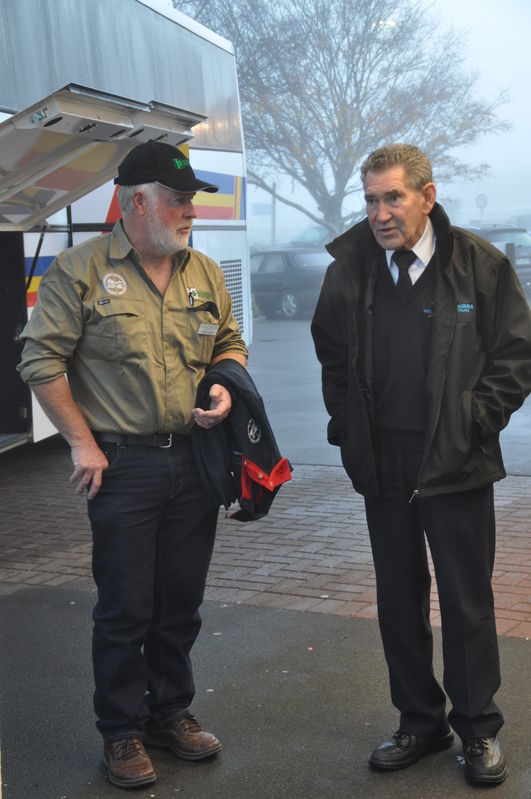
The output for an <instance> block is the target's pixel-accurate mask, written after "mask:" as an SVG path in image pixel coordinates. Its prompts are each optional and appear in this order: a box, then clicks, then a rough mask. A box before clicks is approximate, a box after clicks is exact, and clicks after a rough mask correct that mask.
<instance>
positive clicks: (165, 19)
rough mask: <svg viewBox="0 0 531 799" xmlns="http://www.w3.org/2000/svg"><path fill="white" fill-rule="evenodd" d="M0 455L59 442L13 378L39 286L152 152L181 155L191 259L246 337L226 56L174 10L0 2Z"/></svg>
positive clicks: (161, 5)
mask: <svg viewBox="0 0 531 799" xmlns="http://www.w3.org/2000/svg"><path fill="white" fill-rule="evenodd" d="M0 42H1V47H0V70H1V72H0V74H1V75H2V81H1V82H0V123H1V124H0V451H1V450H5V449H9V448H12V447H15V446H17V445H19V444H23V443H27V442H30V441H39V440H40V439H42V438H45V437H46V436H48V435H51V434H52V433H54V432H55V430H54V428H53V427H52V425H51V424H50V422H49V421H48V420H47V419H46V417H45V415H44V413H43V412H42V409H41V408H40V406H39V405H38V403H37V402H36V400H35V398H32V395H31V393H30V392H29V390H28V389H27V388H26V387H25V386H24V384H23V383H22V381H21V380H20V378H19V376H18V373H17V371H16V365H17V363H18V362H19V360H20V353H21V342H20V332H21V330H22V328H23V327H24V324H25V323H26V320H27V318H28V316H29V315H30V314H31V310H32V307H33V306H34V304H35V299H36V295H37V290H38V287H39V282H40V280H41V278H42V275H43V274H44V272H45V271H46V269H47V268H48V266H49V265H50V263H51V261H52V260H53V258H54V256H55V255H56V254H57V253H58V252H60V251H61V250H63V249H64V248H65V247H68V246H71V245H72V244H77V243H79V242H81V241H82V240H84V239H86V238H88V237H90V236H95V235H100V234H101V233H102V232H103V231H106V230H109V229H110V228H111V227H112V223H113V222H114V221H115V220H116V219H117V218H118V216H119V210H118V205H117V202H116V195H115V186H114V185H113V180H112V178H113V177H114V176H115V174H116V171H117V165H118V164H119V163H120V161H121V160H122V158H123V157H124V156H125V155H126V154H127V152H129V150H130V149H131V148H132V147H133V146H135V145H136V144H139V143H141V142H144V141H148V140H151V139H154V140H157V141H164V142H169V143H171V144H174V145H177V146H179V147H182V148H184V149H185V150H186V148H188V147H189V148H190V150H189V151H190V157H191V161H192V165H193V167H194V170H195V171H196V173H197V174H198V175H199V177H201V178H203V179H205V180H206V181H208V182H209V183H215V184H216V185H218V186H219V187H220V188H219V191H218V192H217V193H216V194H205V193H199V194H197V195H196V197H195V206H196V209H197V213H198V218H197V220H196V221H195V223H194V231H193V242H192V243H193V246H194V247H196V248H198V249H200V250H202V251H204V252H206V253H207V254H208V255H210V256H211V257H212V258H214V259H215V260H216V261H217V262H218V263H219V264H220V265H221V268H222V269H223V272H224V275H225V280H226V283H227V287H228V290H229V292H230V294H231V297H232V302H233V309H234V315H235V316H236V318H237V320H238V322H239V325H240V329H241V330H242V333H243V336H244V338H245V340H246V341H247V342H248V343H249V342H250V340H251V336H252V314H251V301H250V286H249V268H248V248H247V237H246V214H245V162H244V149H243V139H242V126H241V114H240V103H239V95H238V84H237V77H236V65H235V58H234V51H233V48H232V46H231V44H230V43H229V42H227V41H226V40H225V39H222V38H221V37H220V36H218V35H216V34H215V33H213V32H212V31H209V30H208V29H206V28H205V27H203V26H202V25H199V24H198V23H196V22H195V21H193V20H191V19H189V18H188V17H186V16H184V15H183V14H181V13H179V12H177V11H175V10H174V9H173V7H172V3H171V0H113V1H112V2H108V0H76V2H75V3H74V2H72V0H16V2H14V1H13V0H0Z"/></svg>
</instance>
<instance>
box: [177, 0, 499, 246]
mask: <svg viewBox="0 0 531 799" xmlns="http://www.w3.org/2000/svg"><path fill="white" fill-rule="evenodd" d="M173 3H174V5H175V7H176V8H178V9H179V10H181V11H183V12H185V13H187V14H189V15H191V16H194V17H195V18H196V19H198V20H199V21H201V22H203V23H204V24H205V25H208V26H209V27H211V28H213V29H214V30H216V31H217V32H218V33H221V34H222V35H223V36H225V37H226V38H228V39H229V40H230V41H232V43H233V44H234V47H235V51H236V56H237V62H238V70H239V73H238V74H239V83H240V93H241V99H242V115H243V124H244V132H245V139H246V145H247V152H248V155H247V160H248V178H249V181H250V182H252V183H254V184H256V185H257V186H259V187H261V188H262V189H264V190H265V191H266V192H269V193H270V194H271V195H274V196H276V198H277V199H278V200H280V201H281V202H283V203H286V204H287V205H290V206H292V207H294V208H297V209H299V210H300V211H302V212H303V213H305V214H306V215H307V216H308V217H309V218H310V219H312V220H313V221H314V222H316V223H319V224H322V225H324V226H325V227H326V228H327V229H328V230H329V231H330V233H332V234H336V233H338V232H340V231H342V230H344V229H345V227H347V226H348V225H349V224H351V223H352V221H353V220H354V219H355V217H356V216H357V215H358V213H359V211H356V210H355V209H354V206H355V205H357V203H355V202H354V195H356V193H358V192H359V191H360V182H359V165H360V163H361V161H362V160H363V158H364V157H365V156H366V155H367V154H368V153H369V152H370V151H371V150H373V149H375V148H376V147H378V146H380V145H382V144H388V143H390V142H393V141H407V142H410V143H414V144H417V145H418V146H420V147H422V148H423V149H424V150H425V151H426V152H427V153H428V155H429V156H430V157H431V159H432V162H433V164H434V167H435V169H436V173H437V178H438V179H439V180H445V181H450V180H452V179H453V178H456V177H459V179H460V180H472V179H475V178H477V177H479V176H480V175H483V174H485V173H486V172H487V171H488V166H487V165H486V164H476V165H470V164H466V163H463V162H462V161H460V160H458V159H457V158H456V157H455V156H454V155H452V151H454V150H455V149H456V148H460V147H463V146H466V145H468V146H470V145H473V144H474V143H476V142H477V141H478V139H479V138H480V137H481V136H483V135H485V134H487V133H489V134H492V133H500V132H501V131H504V130H507V128H508V127H509V126H508V125H507V123H506V122H504V121H503V120H500V119H499V118H498V117H497V111H498V109H499V107H500V105H501V104H502V103H503V102H505V101H506V96H505V93H504V92H503V91H499V92H498V93H497V94H496V95H495V96H494V97H493V98H492V99H491V100H484V99H481V98H479V97H478V96H476V94H475V87H476V75H475V74H472V73H470V72H467V71H466V70H465V69H464V52H465V50H464V45H465V40H464V37H463V35H461V34H459V33H456V32H455V30H453V29H448V30H444V29H442V27H441V25H440V23H439V20H438V18H437V17H435V16H434V15H433V14H432V13H429V12H428V11H427V9H426V7H425V6H424V5H423V4H421V3H420V2H418V1H415V0H285V2H283V3H273V2H271V1H270V0H182V2H181V1H180V0H173ZM278 172H280V173H283V174H285V175H288V176H289V177H291V179H292V180H293V181H294V182H295V183H296V184H299V185H300V186H302V187H304V188H305V189H306V190H307V191H308V193H309V194H310V195H311V197H312V198H313V199H314V201H315V203H316V205H317V208H318V213H312V212H311V211H310V210H308V208H306V207H305V206H304V205H302V204H301V203H298V202H296V201H294V200H293V199H291V198H290V197H289V196H281V195H280V194H279V193H277V191H276V188H275V182H274V176H275V174H276V173H278Z"/></svg>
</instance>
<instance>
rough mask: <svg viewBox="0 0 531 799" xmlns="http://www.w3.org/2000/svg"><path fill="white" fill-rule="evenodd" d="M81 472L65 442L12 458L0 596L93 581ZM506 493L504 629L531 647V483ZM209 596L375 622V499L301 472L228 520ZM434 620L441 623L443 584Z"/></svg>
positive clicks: (499, 610)
mask: <svg viewBox="0 0 531 799" xmlns="http://www.w3.org/2000/svg"><path fill="white" fill-rule="evenodd" d="M70 473H71V466H70V458H69V455H68V451H67V448H66V446H65V445H64V444H63V442H62V441H61V440H60V439H58V438H56V439H52V440H50V441H46V442H43V443H42V444H40V445H35V446H33V447H27V448H21V449H18V450H14V451H11V452H7V453H4V454H3V455H1V456H0V502H1V506H0V507H1V517H0V592H3V593H7V592H11V591H14V590H17V588H19V587H21V586H34V585H55V586H57V585H61V584H67V583H71V584H80V583H87V584H88V583H90V580H91V572H90V532H89V527H88V522H87V518H86V514H85V500H84V499H83V498H81V497H77V496H76V495H75V493H74V490H73V488H72V487H71V486H70V485H69V483H68V477H69V475H70ZM495 491H496V493H495V497H496V511H497V521H498V546H497V556H496V565H495V572H494V589H495V597H496V615H497V624H498V632H499V634H500V635H509V636H517V637H521V638H529V637H531V532H530V519H531V480H530V478H528V477H509V478H507V479H506V480H504V481H502V482H501V483H498V484H497V485H496V489H495ZM206 598H207V599H209V600H213V601H219V602H227V603H231V604H232V603H238V602H243V603H246V604H252V605H262V606H266V607H276V608H288V609H290V610H309V611H312V612H316V613H333V614H342V615H351V616H356V617H362V618H371V619H375V618H376V605H375V601H376V599H375V582H374V572H373V568H372V561H371V552H370V545H369V541H368V536H367V531H366V526H365V520H364V512H363V502H362V499H361V497H359V496H358V495H356V494H355V493H354V491H353V490H352V488H351V487H350V483H349V481H348V479H347V477H346V476H345V474H344V472H343V470H342V469H341V468H338V467H334V466H296V468H295V471H294V474H293V480H292V482H291V483H288V484H286V485H285V486H283V487H282V489H281V490H280V492H279V494H278V496H277V498H276V500H275V502H274V504H273V507H272V510H271V512H270V514H269V515H268V516H267V517H266V518H265V519H262V520H260V521H258V522H248V523H244V524H242V523H240V522H236V521H232V520H230V519H226V518H225V514H224V513H221V514H220V524H219V528H218V536H217V541H216V547H215V551H214V556H213V560H212V566H211V569H210V574H209V579H208V587H207V593H206ZM432 617H433V623H434V625H438V623H439V613H438V603H437V593H436V587H435V584H434V588H433V597H432Z"/></svg>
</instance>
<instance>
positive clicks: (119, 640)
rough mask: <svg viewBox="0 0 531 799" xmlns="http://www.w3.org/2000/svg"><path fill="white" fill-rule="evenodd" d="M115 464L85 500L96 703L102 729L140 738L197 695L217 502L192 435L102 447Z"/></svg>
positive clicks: (107, 733) (110, 733)
mask: <svg viewBox="0 0 531 799" xmlns="http://www.w3.org/2000/svg"><path fill="white" fill-rule="evenodd" d="M105 450H106V454H107V458H108V460H109V464H110V467H109V469H108V470H107V471H105V472H104V475H103V484H102V487H101V489H100V491H99V493H98V494H97V496H96V497H95V498H94V499H93V500H90V501H89V502H88V511H89V518H90V521H91V525H92V533H93V573H94V579H95V581H96V585H97V587H98V602H97V605H96V607H95V608H94V614H93V618H94V633H93V666H94V678H95V694H94V707H95V710H96V715H97V718H98V721H97V727H98V729H99V730H100V732H101V733H102V735H103V737H104V738H106V739H109V740H116V739H119V738H122V737H142V726H143V723H144V721H145V720H146V719H147V718H150V717H152V718H155V719H156V720H157V722H158V723H160V724H167V723H171V722H172V721H174V720H175V718H176V717H177V716H178V715H179V714H180V713H181V712H182V711H183V710H184V709H186V708H187V707H188V706H189V704H190V703H191V701H192V698H193V696H194V681H193V676H192V668H191V663H190V650H191V648H192V645H193V643H194V641H195V639H196V638H197V635H198V633H199V628H200V625H201V619H200V616H199V612H198V608H199V606H200V604H201V602H202V600H203V593H204V587H205V582H206V576H207V571H208V566H209V563H210V558H211V554H212V548H213V545H214V536H215V530H216V522H217V514H218V508H217V507H215V506H214V505H213V503H212V500H211V499H210V498H209V496H208V494H207V491H206V489H205V487H204V486H203V485H202V483H201V480H200V477H199V475H198V473H197V470H196V467H195V463H194V458H193V452H192V446H191V441H190V440H189V438H187V437H181V438H179V439H178V440H177V443H176V444H174V446H172V447H171V448H169V449H159V448H154V447H144V446H127V447H116V446H114V445H105Z"/></svg>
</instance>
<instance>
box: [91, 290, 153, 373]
mask: <svg viewBox="0 0 531 799" xmlns="http://www.w3.org/2000/svg"><path fill="white" fill-rule="evenodd" d="M82 346H83V349H84V351H85V354H86V355H89V356H90V357H93V358H102V359H104V360H117V361H120V360H128V359H143V358H145V357H146V355H147V352H148V340H147V330H146V322H145V316H144V301H143V300H141V299H129V298H127V297H113V298H112V299H109V298H108V297H104V298H102V299H96V300H95V301H94V303H93V307H92V309H91V312H90V314H89V316H88V319H87V320H86V324H85V330H84V336H83V340H82Z"/></svg>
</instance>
